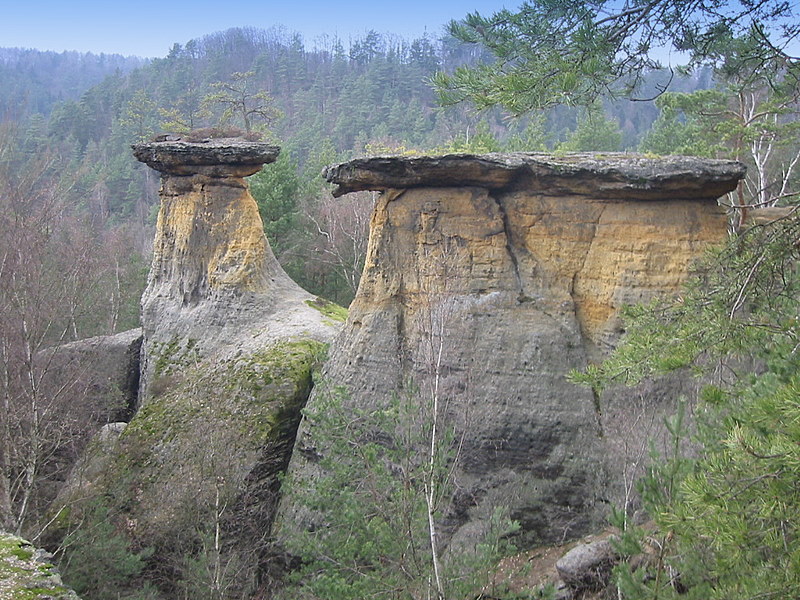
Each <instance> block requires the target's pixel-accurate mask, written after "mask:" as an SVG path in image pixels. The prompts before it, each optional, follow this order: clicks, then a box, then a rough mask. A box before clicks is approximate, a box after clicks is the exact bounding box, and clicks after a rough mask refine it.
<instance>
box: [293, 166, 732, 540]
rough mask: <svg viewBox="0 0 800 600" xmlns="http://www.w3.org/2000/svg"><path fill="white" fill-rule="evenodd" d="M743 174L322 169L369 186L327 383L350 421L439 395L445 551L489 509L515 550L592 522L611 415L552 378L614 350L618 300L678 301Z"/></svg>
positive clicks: (634, 169) (703, 169) (298, 453)
mask: <svg viewBox="0 0 800 600" xmlns="http://www.w3.org/2000/svg"><path fill="white" fill-rule="evenodd" d="M743 174H744V167H743V166H742V165H741V164H739V163H736V162H731V161H714V160H701V159H694V158H687V157H664V158H651V157H645V156H638V155H623V154H610V155H598V154H585V155H584V154H582V155H567V156H548V155H542V154H523V153H516V154H489V155H485V156H473V155H448V156H438V157H434V156H426V157H411V158H407V157H375V158H367V159H359V160H354V161H351V162H348V163H344V164H340V165H336V166H333V167H330V168H328V169H327V170H326V176H327V178H328V180H329V181H330V182H332V183H335V184H337V185H338V189H337V193H339V194H341V193H346V192H350V191H356V190H380V191H382V192H383V194H382V195H381V196H380V198H379V200H378V201H377V205H376V206H375V210H374V213H373V216H372V224H371V232H370V241H369V248H368V254H367V259H366V266H365V269H364V273H363V276H362V279H361V285H360V288H359V290H358V294H357V295H356V298H355V300H354V302H353V304H352V305H351V307H350V313H349V318H348V320H347V323H346V325H345V328H344V330H343V332H342V334H341V335H340V337H339V338H338V339H337V343H336V344H335V346H334V347H333V348H332V349H331V353H330V358H329V361H328V363H327V365H326V378H327V380H328V381H329V384H330V385H343V386H346V387H347V388H348V389H349V393H350V395H349V398H350V400H349V402H352V404H353V405H356V406H359V407H360V409H361V410H364V409H367V410H369V409H370V408H371V407H379V406H381V405H385V404H387V403H388V402H390V400H391V398H392V397H393V396H395V395H396V394H398V393H400V394H403V393H410V392H408V390H409V389H410V388H409V382H413V386H412V387H411V389H414V390H420V391H419V392H415V393H418V394H419V395H420V398H419V402H420V406H421V407H422V408H421V409H420V411H421V413H423V411H424V410H426V409H425V408H424V407H426V406H429V405H430V403H431V401H432V397H431V395H432V394H433V393H435V394H436V395H438V405H439V406H440V407H441V410H442V411H443V412H442V414H441V418H444V419H447V422H448V424H449V426H450V427H455V428H456V429H457V431H458V433H457V436H456V437H457V439H463V444H462V446H461V450H460V455H459V459H458V462H457V464H456V468H455V472H454V473H455V475H454V477H455V485H454V489H455V490H456V493H455V494H454V496H453V497H452V499H451V505H450V508H449V510H448V511H447V513H446V514H445V517H444V525H445V528H446V530H447V533H448V536H449V538H450V542H451V543H452V544H458V543H463V544H467V545H469V544H471V543H474V541H470V540H471V539H472V536H473V535H474V534H476V532H478V531H479V530H480V529H481V528H482V527H483V525H484V524H485V523H488V522H489V521H490V516H491V514H492V511H493V509H494V508H495V507H498V506H505V507H508V508H509V510H510V514H511V517H512V518H514V519H516V520H518V521H519V522H520V523H521V525H522V534H521V536H522V537H521V539H520V543H521V544H522V545H530V544H535V543H541V542H543V541H547V540H553V539H561V538H562V537H564V536H570V535H578V534H581V533H582V532H584V531H586V530H587V529H588V528H590V527H591V526H592V525H593V524H596V522H597V518H598V514H599V512H601V509H602V508H603V506H602V503H601V502H598V499H599V498H600V497H601V494H606V493H607V487H606V486H607V485H608V484H609V481H608V479H609V470H610V471H612V472H613V471H614V470H615V469H617V468H618V467H619V468H621V467H622V466H626V465H616V464H614V462H615V461H617V460H623V459H622V458H620V453H619V452H617V453H616V454H615V453H614V451H613V449H612V450H609V447H608V446H607V445H606V444H607V442H606V441H605V440H604V439H603V437H602V430H603V428H606V429H607V430H609V429H613V428H614V427H619V428H621V427H622V425H620V424H618V423H607V422H605V421H604V419H605V417H604V414H605V413H603V412H602V411H609V413H608V414H612V413H613V411H614V410H615V408H614V407H615V406H617V408H619V406H618V405H615V404H614V399H613V398H612V399H603V400H602V402H603V403H606V402H608V404H603V405H602V407H601V405H600V404H599V402H600V400H599V399H597V398H594V397H593V395H592V393H591V392H590V391H589V390H587V389H584V388H581V387H578V386H576V385H573V384H571V383H569V382H568V381H567V380H566V375H567V373H568V372H569V371H570V370H571V369H573V368H578V369H581V368H584V367H586V365H587V364H588V363H589V361H590V360H594V359H598V358H601V357H602V356H603V353H604V352H605V351H606V350H607V349H608V348H610V347H611V346H613V344H614V342H615V340H616V339H617V338H618V334H619V320H618V317H617V315H618V311H619V309H620V308H621V307H622V306H623V305H625V304H629V303H635V302H638V301H643V300H648V299H651V298H653V297H654V296H657V295H661V294H669V293H673V292H675V291H677V290H678V289H679V286H680V285H681V283H682V282H683V281H684V280H685V278H686V277H687V274H688V273H689V271H690V269H691V265H692V263H693V261H694V260H695V259H696V258H697V257H698V256H699V255H700V254H701V252H702V251H703V249H705V248H706V247H707V246H709V245H710V244H714V243H717V242H719V241H721V240H722V239H723V238H724V236H725V235H726V216H725V214H724V211H723V210H722V209H721V208H720V207H719V206H718V204H717V201H716V200H717V198H718V197H719V196H721V195H722V194H724V193H726V192H728V191H731V190H733V189H734V188H735V186H736V184H737V181H738V180H739V179H740V178H741V177H742V176H743ZM403 390H406V391H405V392H404V391H403ZM426 390H428V391H426ZM313 404H314V398H313V397H312V399H311V400H310V401H309V405H310V406H311V405H313ZM601 408H602V411H601ZM669 410H671V409H669ZM614 414H615V413H614ZM622 419H623V420H624V411H623V417H622ZM632 421H633V417H630V419H629V421H628V423H631V422H632ZM648 422H650V420H649V419H648ZM639 434H642V435H644V433H643V432H641V431H639V432H638V433H636V432H632V433H630V435H631V436H632V437H631V440H630V441H631V443H632V444H633V443H638V441H637V440H635V439H634V438H635V435H639ZM306 443H307V442H306V435H305V432H304V431H303V430H302V428H301V434H300V436H299V437H298V443H297V444H298V445H297V447H296V450H295V453H294V455H293V459H292V461H293V463H292V466H291V467H290V468H291V469H293V470H297V471H302V470H303V469H311V468H313V466H311V465H310V463H309V462H308V461H306V459H305V458H304V457H306V456H313V455H314V452H319V451H320V450H319V448H316V449H314V452H311V450H309V449H308V448H306ZM644 447H645V448H646V447H647V445H646V444H645V446H644ZM306 450H308V451H306ZM420 451H424V450H423V449H420ZM609 463H610V464H609ZM611 479H612V482H611V483H614V481H613V479H614V476H613V475H612V476H611ZM619 481H621V477H620V479H619ZM606 498H607V496H606ZM287 510H291V507H289V508H287ZM287 514H289V513H287Z"/></svg>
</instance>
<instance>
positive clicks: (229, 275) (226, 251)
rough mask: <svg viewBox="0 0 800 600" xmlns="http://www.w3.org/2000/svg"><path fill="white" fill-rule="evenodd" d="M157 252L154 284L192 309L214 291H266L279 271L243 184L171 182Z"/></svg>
mask: <svg viewBox="0 0 800 600" xmlns="http://www.w3.org/2000/svg"><path fill="white" fill-rule="evenodd" d="M161 200H162V206H161V210H160V211H159V213H158V221H157V224H156V238H155V239H156V246H155V247H154V249H153V272H154V281H168V282H169V284H170V285H171V286H173V287H172V290H171V293H173V294H176V295H177V297H180V298H183V301H184V302H185V303H187V304H189V303H190V302H192V301H193V300H194V301H197V300H198V299H200V298H203V297H206V296H207V295H208V294H212V293H214V292H223V291H225V290H229V291H233V290H240V291H251V292H254V291H261V290H266V289H267V288H268V278H269V275H270V274H273V273H274V272H275V270H276V269H275V259H274V257H273V256H272V251H271V250H270V249H269V247H268V245H267V242H266V238H265V237H264V230H263V227H262V225H261V219H260V217H259V214H258V207H257V206H256V203H255V201H254V200H253V198H252V196H251V195H250V193H249V191H248V190H247V187H246V186H245V184H244V182H243V181H242V180H241V179H238V180H232V181H228V180H222V179H220V178H211V177H207V176H204V175H193V176H186V177H180V178H175V177H173V178H171V179H169V180H167V181H166V182H165V184H164V186H163V188H162V191H161Z"/></svg>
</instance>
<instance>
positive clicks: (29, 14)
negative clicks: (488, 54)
mask: <svg viewBox="0 0 800 600" xmlns="http://www.w3.org/2000/svg"><path fill="white" fill-rule="evenodd" d="M520 3H521V0H520V1H517V0H511V1H504V0H401V1H392V0H388V1H386V0H356V1H347V0H344V1H340V2H337V1H336V0H328V1H320V0H313V1H303V0H295V1H293V0H280V1H276V0H260V1H255V0H236V1H227V2H226V1H225V0H216V1H209V0H196V1H194V2H189V1H187V0H137V1H133V0H73V1H69V0H30V1H28V2H25V0H11V1H10V2H8V3H6V5H5V6H4V7H3V9H2V11H0V47H23V48H36V49H39V50H55V51H57V52H61V51H63V50H79V51H84V52H86V51H90V52H95V53H101V52H104V53H108V54H123V55H136V56H144V57H158V56H165V55H166V54H167V52H168V51H169V49H170V47H172V45H173V44H174V43H176V42H177V43H180V44H183V43H185V42H187V41H188V40H190V39H194V38H199V37H202V36H203V35H206V34H209V33H213V32H215V31H222V30H224V29H228V28H229V27H241V26H251V27H258V28H262V29H269V28H270V27H275V26H283V27H285V29H286V30H287V31H289V32H294V31H297V32H299V33H301V34H302V35H303V38H304V40H305V41H306V43H307V44H309V45H313V44H314V41H315V40H316V39H317V38H319V37H320V36H322V35H324V34H328V35H333V34H336V35H338V36H339V37H340V38H341V39H342V40H343V41H344V42H345V45H346V43H347V41H348V40H349V39H350V38H357V37H361V36H362V35H363V34H364V33H365V32H366V31H368V30H370V29H374V30H375V31H378V32H379V33H395V34H398V35H401V36H403V37H407V38H410V37H416V36H420V35H422V34H423V33H425V31H427V32H428V33H430V34H432V35H438V34H439V33H440V32H441V30H442V26H443V25H444V24H445V23H447V22H448V21H449V20H450V19H458V18H461V17H463V16H464V15H466V14H467V13H468V12H474V11H478V12H480V13H482V14H490V13H492V12H495V11H497V10H500V9H501V8H503V7H507V8H511V9H514V8H517V6H518V5H519V4H520Z"/></svg>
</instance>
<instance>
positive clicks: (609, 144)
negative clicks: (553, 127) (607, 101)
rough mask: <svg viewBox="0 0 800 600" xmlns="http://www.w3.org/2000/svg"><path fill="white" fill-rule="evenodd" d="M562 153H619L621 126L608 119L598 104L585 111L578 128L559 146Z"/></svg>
mask: <svg viewBox="0 0 800 600" xmlns="http://www.w3.org/2000/svg"><path fill="white" fill-rule="evenodd" d="M558 150H559V151H561V152H618V151H619V150H622V132H621V131H620V129H619V125H618V124H617V123H616V122H614V121H612V120H610V119H608V117H606V115H605V113H604V111H603V107H602V105H601V104H600V103H599V102H598V103H595V104H593V105H592V106H590V107H588V108H586V109H584V111H583V113H582V114H581V117H580V118H579V119H578V126H577V127H576V128H575V130H574V131H572V132H570V134H569V135H568V136H567V139H566V140H565V141H564V142H562V143H561V144H559V145H558Z"/></svg>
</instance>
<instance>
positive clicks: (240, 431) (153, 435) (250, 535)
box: [65, 339, 326, 582]
mask: <svg viewBox="0 0 800 600" xmlns="http://www.w3.org/2000/svg"><path fill="white" fill-rule="evenodd" d="M325 347H326V345H325V344H323V343H321V342H317V341H314V340H308V339H303V340H284V341H279V342H276V343H274V344H272V345H269V346H267V347H264V348H262V349H259V350H257V351H254V352H252V353H251V354H245V355H242V356H238V357H235V358H228V359H225V360H218V361H215V360H213V359H206V360H199V361H198V362H197V363H196V364H195V365H194V366H191V367H190V366H188V365H185V364H182V365H181V368H180V369H175V370H174V371H173V372H168V373H166V374H165V375H163V376H162V379H163V380H164V381H163V382H162V383H161V384H159V386H156V387H158V388H159V389H158V393H157V395H154V396H152V397H148V398H145V399H144V401H143V402H142V406H141V408H140V410H139V411H138V412H137V414H136V416H135V417H134V418H133V419H132V421H131V422H130V423H129V424H128V425H127V427H125V429H124V430H123V431H122V433H121V434H120V435H119V438H118V440H117V442H116V445H115V446H113V447H109V445H108V444H98V445H96V448H97V449H98V450H99V451H100V452H101V453H102V456H98V457H96V459H95V460H96V461H99V462H101V463H103V465H104V466H103V468H102V469H93V468H92V467H91V463H92V461H91V460H89V461H87V463H86V472H87V474H88V475H89V477H88V481H87V480H85V483H84V485H82V487H81V488H80V494H81V496H82V497H86V496H91V497H93V498H101V497H102V498H103V501H104V502H105V503H106V505H107V506H108V508H109V510H108V512H107V516H106V518H110V519H112V520H113V521H114V522H115V524H116V526H117V529H119V530H122V531H125V532H126V534H127V535H128V537H129V539H130V541H131V543H132V545H133V547H139V546H149V547H153V548H154V550H155V552H154V555H153V559H152V560H151V564H150V567H149V568H150V569H151V571H153V570H154V571H157V573H151V575H152V579H158V578H166V579H170V580H171V581H173V582H181V581H183V580H184V579H185V577H186V573H184V572H183V571H184V570H187V569H188V566H187V565H188V563H187V561H198V560H200V561H202V560H206V559H208V552H209V544H208V540H209V536H212V537H214V536H216V533H217V529H219V532H220V535H221V539H222V542H221V543H222V544H223V545H224V551H223V550H220V551H222V553H223V554H224V556H225V560H234V561H235V562H236V563H237V564H239V565H248V567H247V568H249V569H251V570H252V571H253V572H256V571H257V569H258V564H259V562H260V561H261V560H262V554H263V551H264V549H265V547H266V546H265V532H267V531H269V528H270V526H271V522H272V518H273V513H274V508H275V505H276V503H277V493H278V489H279V486H280V481H279V477H280V474H281V473H282V472H283V471H284V470H285V468H286V465H287V464H288V461H289V457H290V454H291V449H292V446H293V444H294V439H295V434H296V430H297V424H298V422H299V420H300V411H301V409H302V408H303V406H304V405H305V402H306V400H307V398H308V395H309V393H310V391H311V387H312V369H313V368H314V366H315V364H316V363H317V361H318V360H319V359H320V357H321V356H322V354H323V353H324V350H325ZM173 354H174V353H173ZM152 390H153V388H151V391H152ZM109 454H110V455H109ZM98 473H99V474H98ZM75 489H76V490H77V489H78V488H75ZM67 502H69V500H68V499H66V500H65V503H67ZM84 504H85V505H86V506H88V503H84ZM72 506H73V509H72V511H71V514H70V515H69V518H68V519H67V520H68V521H73V522H74V521H77V520H78V519H86V518H87V513H86V511H82V510H81V509H80V503H79V504H78V505H77V508H76V505H75V504H74V503H73V504H72ZM84 526H85V525H84ZM217 548H219V546H215V550H214V552H217V551H218V549H217ZM170 561H173V562H172V563H171V564H170Z"/></svg>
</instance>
